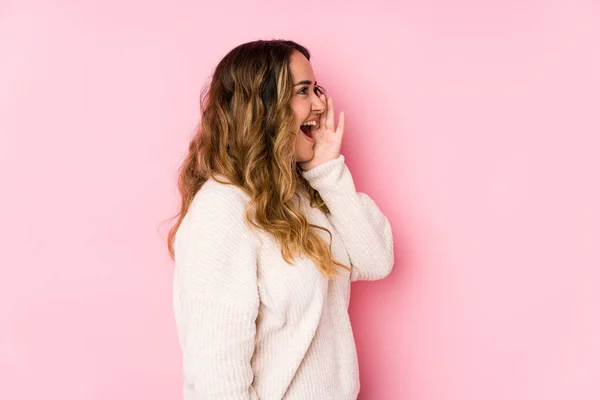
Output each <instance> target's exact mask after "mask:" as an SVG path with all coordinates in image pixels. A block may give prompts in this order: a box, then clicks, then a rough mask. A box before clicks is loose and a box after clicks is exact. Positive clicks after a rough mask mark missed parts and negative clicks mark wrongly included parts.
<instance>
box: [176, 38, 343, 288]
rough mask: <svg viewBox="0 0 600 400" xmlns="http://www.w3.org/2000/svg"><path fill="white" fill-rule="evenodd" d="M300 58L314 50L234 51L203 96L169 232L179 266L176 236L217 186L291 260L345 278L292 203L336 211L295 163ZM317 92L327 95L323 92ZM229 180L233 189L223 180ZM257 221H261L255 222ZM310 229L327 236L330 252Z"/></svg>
mask: <svg viewBox="0 0 600 400" xmlns="http://www.w3.org/2000/svg"><path fill="white" fill-rule="evenodd" d="M294 50H297V51H299V52H301V53H302V54H303V55H304V56H305V57H306V58H307V59H308V60H310V53H309V52H308V50H307V49H306V48H305V47H303V46H301V45H299V44H298V43H295V42H293V41H289V40H257V41H253V42H248V43H244V44H241V45H239V46H237V47H235V48H234V49H232V50H231V51H230V52H229V53H228V54H227V55H225V57H224V58H223V59H222V60H221V61H220V62H219V64H218V65H217V67H216V69H215V71H214V73H213V76H212V79H211V82H210V86H209V88H208V91H207V90H206V86H205V87H204V88H203V89H202V93H201V96H200V111H201V122H200V123H199V124H198V126H197V129H196V132H195V134H194V136H193V138H192V139H191V141H190V144H189V151H188V153H187V155H186V156H185V158H184V160H183V162H182V164H181V167H180V169H179V171H178V189H179V193H180V195H181V209H180V211H179V213H178V214H177V215H175V216H174V217H173V218H177V222H176V223H175V225H174V226H173V227H172V228H171V229H170V230H169V234H168V239H167V241H168V250H169V254H170V255H171V258H172V259H173V260H174V259H175V254H174V244H173V243H174V240H175V234H176V232H177V230H178V229H179V226H180V225H181V222H182V220H183V218H184V216H185V215H186V213H187V211H188V209H189V207H190V203H191V202H192V200H193V198H194V196H195V194H196V193H197V192H198V191H199V190H200V188H201V187H202V185H204V183H205V182H206V181H207V180H208V179H209V178H213V179H214V180H217V181H218V182H220V183H224V184H232V185H235V186H237V187H239V188H240V189H241V190H243V191H244V192H245V193H246V194H247V195H248V196H249V198H250V202H249V204H248V206H247V208H246V212H245V216H244V217H245V219H246V221H247V222H248V223H250V224H251V225H252V226H254V227H256V228H258V229H259V230H262V231H264V232H266V233H268V234H270V235H272V236H273V237H274V238H275V239H276V241H277V242H278V243H279V245H280V247H281V254H282V256H283V258H284V260H285V261H286V262H287V263H288V264H291V265H293V260H294V258H295V257H294V256H295V255H297V256H299V255H301V254H304V255H306V256H307V257H309V258H311V259H312V260H313V261H314V262H315V265H316V267H317V268H318V269H319V270H320V271H321V273H323V274H324V275H325V276H327V277H332V278H337V277H338V275H337V272H336V267H335V266H336V265H337V266H341V267H343V268H345V269H347V270H348V271H350V268H349V267H348V266H346V265H344V264H342V263H339V262H337V261H335V260H334V259H333V257H332V253H331V240H332V236H331V232H330V231H329V230H328V229H327V228H325V227H322V226H319V225H314V224H310V223H309V222H308V220H307V219H306V217H305V216H304V215H303V213H302V212H301V210H300V209H299V208H298V207H297V206H296V205H295V204H294V203H293V202H292V201H291V199H292V197H293V196H294V194H295V192H296V190H297V189H300V190H302V191H304V192H305V193H307V194H308V198H309V199H310V206H311V207H317V208H319V209H320V210H321V211H323V212H324V213H327V214H328V213H329V209H328V208H327V206H326V205H325V203H324V201H323V200H322V198H321V196H320V195H319V192H318V191H316V190H314V189H313V188H312V187H311V186H310V185H309V184H308V182H307V181H306V180H305V179H304V178H303V177H302V175H301V171H302V170H301V168H300V167H299V165H298V164H297V163H296V160H295V142H296V135H297V132H296V129H295V127H294V114H293V110H292V108H291V106H290V99H291V96H292V92H293V79H292V73H291V70H290V68H289V61H290V56H291V54H292V52H293V51H294ZM315 90H318V91H320V92H324V88H323V87H321V86H316V87H315ZM215 175H222V176H224V177H225V178H226V179H227V180H228V181H229V182H223V181H220V180H218V178H217V177H215ZM251 216H253V217H254V218H252V217H251ZM310 227H313V228H318V229H322V230H325V231H327V233H328V234H329V244H327V243H325V241H324V240H323V238H322V237H321V236H320V235H318V234H317V233H316V232H315V231H314V230H313V229H310Z"/></svg>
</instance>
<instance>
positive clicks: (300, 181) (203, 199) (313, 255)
mask: <svg viewBox="0 0 600 400" xmlns="http://www.w3.org/2000/svg"><path fill="white" fill-rule="evenodd" d="M309 60H310V54H309V52H308V50H307V49H305V48H304V47H303V46H301V45H299V44H297V43H295V42H292V41H283V40H270V41H263V40H259V41H254V42H250V43H245V44H242V45H240V46H238V47H236V48H234V49H233V50H231V51H230V52H229V53H228V54H227V55H226V56H225V57H224V58H223V60H221V62H220V63H219V64H218V66H217V68H216V69H215V71H214V74H213V77H212V81H211V84H210V87H209V90H208V93H207V94H206V93H205V95H203V96H202V98H201V111H202V120H201V124H200V125H199V128H198V130H197V133H196V135H195V136H194V138H193V139H192V141H191V144H190V146H189V153H188V154H187V156H186V158H185V160H184V162H183V165H182V167H181V172H180V176H179V191H180V193H181V196H182V206H181V211H180V212H179V214H178V221H177V223H176V224H175V226H174V227H173V228H172V229H171V231H170V232H169V238H168V239H169V243H168V244H169V251H170V253H171V256H172V257H173V258H174V260H175V275H174V282H173V284H174V286H173V307H174V312H175V319H176V323H177V329H178V334H179V341H180V344H181V349H182V355H183V375H184V387H183V397H184V398H185V399H261V400H272V399H302V400H307V399H318V400H327V399H336V400H345V399H353V400H354V399H356V397H357V395H358V392H359V389H360V384H359V370H358V360H357V355H356V348H355V343H354V338H353V334H352V328H351V325H350V319H349V316H348V305H349V301H350V282H351V281H357V280H376V279H381V278H384V277H385V276H387V275H388V274H389V273H390V271H391V269H392V266H393V263H394V253H393V241H392V233H391V228H390V224H389V222H388V220H387V218H386V217H385V216H384V215H383V214H382V212H381V211H380V210H379V208H378V207H377V206H376V204H375V203H374V202H373V200H372V199H371V198H370V197H369V196H368V195H366V194H364V193H357V192H356V189H355V186H354V182H353V180H352V176H351V175H350V171H349V170H348V167H347V166H346V164H345V162H344V161H345V160H344V156H343V155H341V154H340V148H341V143H342V137H343V132H344V117H343V113H341V114H340V116H339V123H338V126H337V128H334V107H333V100H332V99H331V97H327V96H326V95H325V92H324V90H323V88H322V87H321V86H319V85H318V84H317V82H316V79H315V76H314V73H313V70H312V67H311V65H310V62H309ZM307 121H309V124H313V125H312V126H311V125H308V126H305V124H306V123H307ZM312 121H315V122H312ZM315 123H316V125H314V124H315Z"/></svg>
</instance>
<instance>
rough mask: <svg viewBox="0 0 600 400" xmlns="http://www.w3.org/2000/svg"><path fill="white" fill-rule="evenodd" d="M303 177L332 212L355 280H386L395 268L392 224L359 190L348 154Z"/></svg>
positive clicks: (309, 171) (331, 217) (303, 173)
mask: <svg viewBox="0 0 600 400" xmlns="http://www.w3.org/2000/svg"><path fill="white" fill-rule="evenodd" d="M302 175H303V176H304V178H305V179H306V180H307V181H308V182H309V184H310V185H311V186H312V187H313V188H314V189H316V190H317V191H318V192H319V194H320V195H321V198H322V199H323V201H325V204H327V207H328V208H329V211H330V212H331V214H330V215H329V216H328V217H329V220H330V221H331V224H332V225H333V227H334V228H335V230H336V232H337V233H338V234H339V235H340V237H341V239H342V242H343V243H344V246H345V247H346V251H347V252H348V255H349V257H350V262H351V264H352V274H351V280H352V281H357V280H367V281H372V280H377V279H382V278H385V277H386V276H387V275H388V274H389V273H390V272H391V270H392V267H393V265H394V243H393V238H392V230H391V227H390V223H389V221H388V219H387V218H386V216H385V215H384V214H383V213H382V212H381V210H380V209H379V207H377V205H376V204H375V202H374V201H373V200H372V199H371V198H370V197H369V196H368V195H367V194H366V193H361V192H357V191H356V188H355V186H354V181H353V179H352V175H351V174H350V170H349V169H348V166H347V165H346V164H345V158H344V155H343V154H340V156H339V157H338V158H336V159H335V160H331V161H328V162H325V163H323V164H320V165H318V166H316V167H314V168H312V169H309V170H308V171H303V172H302Z"/></svg>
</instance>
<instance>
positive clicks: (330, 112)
mask: <svg viewBox="0 0 600 400" xmlns="http://www.w3.org/2000/svg"><path fill="white" fill-rule="evenodd" d="M333 117H334V115H333V99H332V98H331V96H330V97H328V98H327V120H326V121H325V127H327V129H329V130H330V131H333V130H334V129H335V126H334V124H333V123H334V120H333Z"/></svg>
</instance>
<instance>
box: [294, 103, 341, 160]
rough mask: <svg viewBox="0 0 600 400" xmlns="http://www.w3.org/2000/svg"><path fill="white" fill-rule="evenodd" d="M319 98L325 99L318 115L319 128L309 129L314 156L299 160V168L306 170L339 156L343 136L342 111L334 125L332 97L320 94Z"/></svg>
mask: <svg viewBox="0 0 600 400" xmlns="http://www.w3.org/2000/svg"><path fill="white" fill-rule="evenodd" d="M321 100H323V101H325V106H326V110H325V112H324V113H321V116H320V117H319V128H318V129H317V127H316V126H312V127H311V128H310V131H311V132H312V137H313V138H315V145H314V147H313V152H314V157H313V158H312V159H311V160H309V161H304V162H300V163H299V164H300V168H302V169H303V170H305V171H307V170H309V169H312V168H314V167H316V166H317V165H320V164H323V163H326V162H327V161H331V160H335V159H336V158H338V157H339V156H340V150H341V148H342V138H343V137H344V112H343V111H342V112H341V113H340V116H339V121H338V126H337V129H335V126H334V119H333V117H334V113H333V99H332V98H331V97H327V96H325V94H322V95H321Z"/></svg>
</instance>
